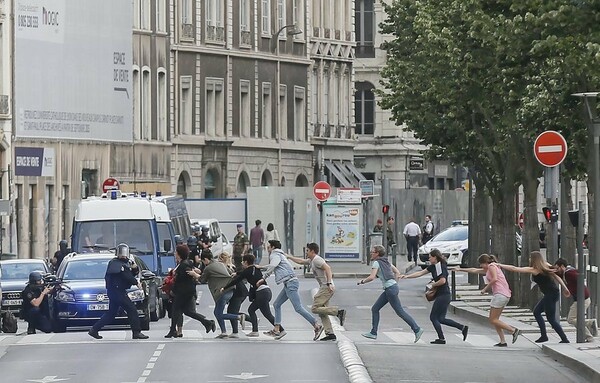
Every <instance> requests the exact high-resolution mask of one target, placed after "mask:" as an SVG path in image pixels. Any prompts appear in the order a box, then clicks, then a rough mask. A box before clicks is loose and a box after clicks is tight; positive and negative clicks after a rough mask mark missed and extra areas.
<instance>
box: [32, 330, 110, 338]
mask: <svg viewBox="0 0 600 383" xmlns="http://www.w3.org/2000/svg"><path fill="white" fill-rule="evenodd" d="M27 333H28V334H29V331H28V332H27ZM88 335H89V336H91V337H92V338H94V339H102V335H100V334H98V331H94V330H90V331H88Z"/></svg>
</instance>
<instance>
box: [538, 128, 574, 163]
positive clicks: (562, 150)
mask: <svg viewBox="0 0 600 383" xmlns="http://www.w3.org/2000/svg"><path fill="white" fill-rule="evenodd" d="M533 153H534V155H535V158H536V159H537V160H538V162H539V163H540V164H542V165H544V166H547V167H549V168H552V167H555V166H558V165H560V164H561V163H562V162H563V161H564V159H565V157H566V156H567V141H566V140H565V138H564V137H563V136H562V134H560V133H558V132H555V131H554V130H548V131H546V132H543V133H542V134H540V135H539V136H538V137H537V138H536V139H535V143H534V144H533Z"/></svg>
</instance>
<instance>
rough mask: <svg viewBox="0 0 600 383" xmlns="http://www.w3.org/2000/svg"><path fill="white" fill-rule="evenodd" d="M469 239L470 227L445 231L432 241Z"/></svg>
mask: <svg viewBox="0 0 600 383" xmlns="http://www.w3.org/2000/svg"><path fill="white" fill-rule="evenodd" d="M468 238H469V227H468V226H464V227H457V228H452V229H449V230H444V231H442V232H441V233H439V234H438V235H437V236H435V238H433V239H432V241H464V240H467V239H468Z"/></svg>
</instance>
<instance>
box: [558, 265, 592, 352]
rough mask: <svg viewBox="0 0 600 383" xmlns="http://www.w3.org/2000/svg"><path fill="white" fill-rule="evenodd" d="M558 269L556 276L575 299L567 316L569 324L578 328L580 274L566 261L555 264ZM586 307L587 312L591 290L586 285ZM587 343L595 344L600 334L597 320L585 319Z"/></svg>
mask: <svg viewBox="0 0 600 383" xmlns="http://www.w3.org/2000/svg"><path fill="white" fill-rule="evenodd" d="M554 266H555V267H556V274H558V275H559V276H560V277H562V278H563V279H564V281H565V283H566V285H567V288H568V289H569V293H571V296H572V297H573V304H571V307H570V308H569V314H568V316H567V322H568V323H569V324H571V325H573V326H577V278H578V276H579V272H578V271H577V269H576V268H574V267H573V266H571V265H569V263H568V262H567V260H566V259H564V258H558V259H557V260H556V262H555V263H554ZM584 298H585V301H584V305H585V310H586V311H587V309H588V307H590V303H591V301H590V290H588V288H587V286H585V285H584ZM584 323H585V327H584V331H585V341H586V342H593V341H594V336H595V335H597V334H598V325H597V324H596V320H595V319H585V322H584Z"/></svg>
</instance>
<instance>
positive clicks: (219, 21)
mask: <svg viewBox="0 0 600 383" xmlns="http://www.w3.org/2000/svg"><path fill="white" fill-rule="evenodd" d="M206 25H210V26H214V27H221V26H223V1H222V0H207V1H206Z"/></svg>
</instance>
